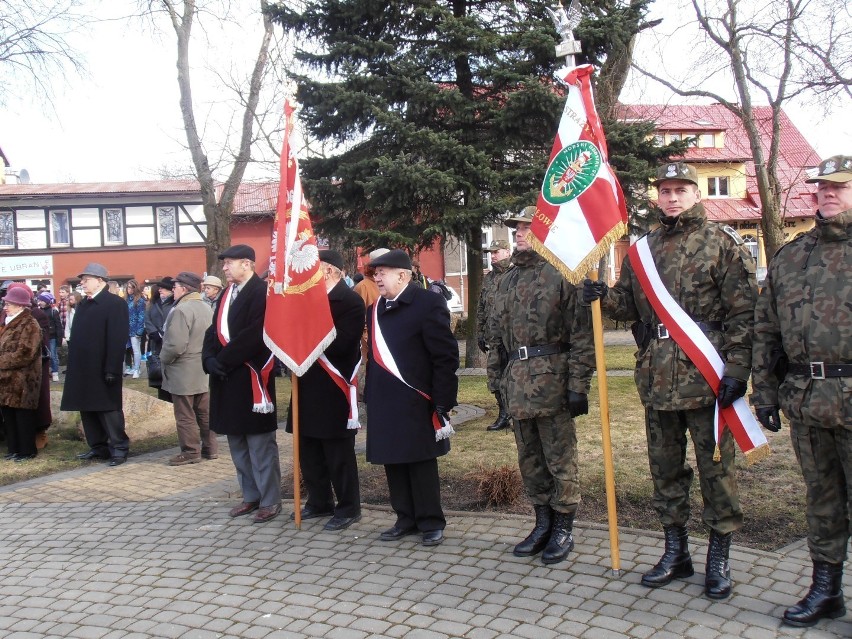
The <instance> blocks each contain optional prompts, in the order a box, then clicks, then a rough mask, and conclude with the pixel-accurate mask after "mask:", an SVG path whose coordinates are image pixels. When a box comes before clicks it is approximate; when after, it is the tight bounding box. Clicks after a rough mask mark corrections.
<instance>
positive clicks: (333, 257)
mask: <svg viewBox="0 0 852 639" xmlns="http://www.w3.org/2000/svg"><path fill="white" fill-rule="evenodd" d="M319 258H320V261H321V262H325V263H326V264H331V265H332V266H336V267H337V268H339V269H340V270H341V271H342V270H343V268H344V267H343V256H342V255H341V254H340V253H338V252H337V251H332V250H331V249H323V250H321V251H320V252H319Z"/></svg>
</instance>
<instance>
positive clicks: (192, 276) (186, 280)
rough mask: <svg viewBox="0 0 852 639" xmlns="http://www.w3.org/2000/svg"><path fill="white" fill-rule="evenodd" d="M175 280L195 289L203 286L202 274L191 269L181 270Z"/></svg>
mask: <svg viewBox="0 0 852 639" xmlns="http://www.w3.org/2000/svg"><path fill="white" fill-rule="evenodd" d="M175 282H180V283H181V284H184V285H186V286H189V287H190V288H192V289H193V290H195V291H197V290H198V289H199V288H201V276H200V275H198V274H196V273H192V272H191V271H181V272H180V273H178V274H177V276H176V277H175Z"/></svg>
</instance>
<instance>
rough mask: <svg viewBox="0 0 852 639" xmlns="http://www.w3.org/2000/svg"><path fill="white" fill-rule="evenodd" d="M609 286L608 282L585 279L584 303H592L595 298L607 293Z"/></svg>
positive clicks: (597, 298)
mask: <svg viewBox="0 0 852 639" xmlns="http://www.w3.org/2000/svg"><path fill="white" fill-rule="evenodd" d="M608 288H609V287H608V286H607V285H606V282H593V281H592V280H590V279H585V280H583V304H591V303H592V302H594V301H595V300H599V299H601V298H602V297H603V296H604V295H606V291H607V289H608Z"/></svg>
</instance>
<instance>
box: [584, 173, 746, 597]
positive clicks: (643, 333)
mask: <svg viewBox="0 0 852 639" xmlns="http://www.w3.org/2000/svg"><path fill="white" fill-rule="evenodd" d="M697 177H698V176H697V174H696V171H695V169H694V168H693V167H692V166H689V165H688V164H684V163H683V162H674V163H670V164H666V165H664V166H661V167H659V169H658V170H657V180H656V181H654V183H653V184H654V186H656V187H657V190H658V192H659V199H658V206H659V208H660V209H661V212H662V215H661V216H660V226H659V227H658V228H656V229H654V230H652V231H651V232H650V233H649V234H648V246H649V248H650V251H651V253H652V255H653V256H654V262H655V264H656V266H657V270H658V271H659V274H660V278H661V279H662V282H663V284H664V285H665V286H666V289H667V290H668V291H669V293H671V295H672V297H674V299H675V300H677V301H678V302H679V304H680V305H681V307H682V308H683V310H684V311H686V313H688V314H689V316H690V317H691V318H692V319H693V320H695V321H696V322H697V323H698V326H699V327H700V328H701V329H702V331H703V332H704V333H705V334H706V335H707V338H708V339H709V340H710V342H711V343H712V344H713V346H714V347H715V348H716V349H717V351H718V352H719V354H720V355H721V357H722V359H723V360H724V361H725V369H724V373H723V377H722V381H721V385H720V388H719V389H718V392H719V403H720V405H722V406H723V407H725V406H729V405H730V404H732V403H733V402H734V400H736V399H738V398H740V397H742V396H743V395H744V394H745V392H746V382H747V380H748V376H749V373H750V369H751V342H752V326H753V321H754V305H755V300H756V298H757V286H756V282H755V264H754V259H753V258H752V256H751V254H750V253H749V251H748V250H747V249H746V248H745V246H744V245H743V241H742V239H741V238H740V237H739V235H737V233H736V231H734V230H733V229H732V228H730V227H728V226H724V225H722V224H718V223H715V222H708V221H707V215H706V213H705V211H704V207H703V205H702V204H701V191H699V190H698V181H697ZM598 298H600V299H601V308H602V310H603V311H604V312H606V313H607V314H608V315H609V316H610V317H612V318H613V319H616V320H622V321H632V322H634V324H633V330H634V336H635V337H636V341H637V344H638V346H639V350H638V351H637V353H636V371H635V378H636V386H637V388H638V391H639V397H640V399H641V400H642V403H643V405H644V406H645V423H646V431H647V438H648V457H649V461H650V466H651V476H652V478H653V482H654V498H653V503H654V507H655V509H656V510H657V512H658V513H659V516H660V520H661V523H662V525H663V530H664V532H665V543H666V547H665V552H664V554H663V556H662V558H661V559H660V561H659V562H658V563H657V565H656V566H654V568H653V569H652V570H650V571H649V572H647V573H645V574H644V575H643V577H642V584H643V585H645V586H647V587H649V588H658V587H660V586H664V585H666V584H668V583H670V582H671V580H672V579H675V578H678V577H688V576H691V575H692V574H693V569H692V559H691V558H690V555H689V540H688V537H687V531H686V523H687V520H688V519H689V490H690V485H691V484H692V476H693V470H692V468H691V467H690V465H689V464H688V463H687V461H686V433H687V432H689V434H690V436H691V438H692V444H693V447H694V448H695V458H696V462H697V464H698V473H699V480H700V485H701V495H702V497H703V498H704V512H703V519H704V523H705V524H706V525H707V526H708V527H709V528H710V544H709V548H708V552H707V569H706V572H705V588H704V591H705V594H706V595H707V596H708V597H710V598H711V599H722V598H725V597H727V596H728V595H730V593H731V579H730V566H729V563H728V554H729V550H730V545H731V537H732V535H733V532H734V531H735V530H737V529H739V528H740V527H741V526H742V521H743V516H742V512H741V511H740V505H739V496H738V493H737V484H736V476H735V465H734V441H733V437H732V436H731V434H730V431H728V430H726V431H725V433H724V435H723V437H722V439H721V441H720V442H719V448H720V452H721V461H720V462H714V461H713V453H714V450H715V446H716V443H715V439H714V428H713V419H714V411H715V404H716V390H717V389H714V388H711V387H710V386H709V385H708V384H707V382H706V381H705V379H704V377H703V376H702V375H701V373H700V372H699V371H698V369H697V368H696V366H695V365H694V364H693V363H692V362H691V361H690V360H689V358H688V357H687V356H686V354H685V353H684V352H683V351H682V350H681V349H680V348H679V347H678V345H677V344H676V343H675V341H674V340H673V339H671V338H669V335H668V331H667V329H666V327H665V326H663V324H662V323H661V322H660V319H659V318H658V317H657V315H656V314H655V312H654V310H653V307H652V306H651V304H650V302H649V301H648V298H647V297H646V295H645V293H644V291H643V290H642V287H641V285H640V284H639V281H638V280H637V278H636V275H635V272H634V269H633V267H632V265H631V263H630V257H629V256H628V257H627V258H625V260H624V263H623V264H622V267H621V275H620V277H619V279H618V282H616V284H615V285H613V287H612V288H610V289H607V286H606V284H604V283H603V282H592V281H591V280H586V281H585V282H584V285H583V301H584V302H591V301H592V300H593V299H598Z"/></svg>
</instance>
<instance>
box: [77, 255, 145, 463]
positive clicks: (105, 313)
mask: <svg viewBox="0 0 852 639" xmlns="http://www.w3.org/2000/svg"><path fill="white" fill-rule="evenodd" d="M79 277H80V284H81V286H82V287H83V293H84V294H85V297H84V298H83V301H82V302H81V303H80V305H79V306H78V307H77V312H76V315H75V316H74V323H73V324H72V325H71V338H72V339H73V341H70V342H69V344H68V368H67V370H66V372H65V375H66V377H65V387H64V388H63V390H62V404H61V409H62V410H65V411H75V410H76V411H80V419H81V421H82V422H83V432H84V433H85V435H86V441H87V442H88V444H89V448H90V450H89V451H88V452H85V453H81V454H79V455H77V457H78V458H79V459H98V458H99V459H109V460H110V462H109V465H110V466H119V465H121V464H123V463H124V462H125V461H127V453H128V450H129V448H130V440H129V439H128V437H127V433H126V432H125V430H124V411H123V409H122V394H121V380H122V374H123V372H124V352H125V348H126V346H127V327H128V325H129V323H130V318H129V315H128V311H127V304H126V303H125V302H124V300H123V299H121V298H120V297H119V296H118V295H114V294H113V293H110V292H109V290H107V280H109V275H108V274H107V270H106V267H104V266H103V265H101V264H97V263H94V262H93V263H91V264H89V265H88V266H86V268H85V269H84V270H83V272H82V273H80V276H79Z"/></svg>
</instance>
